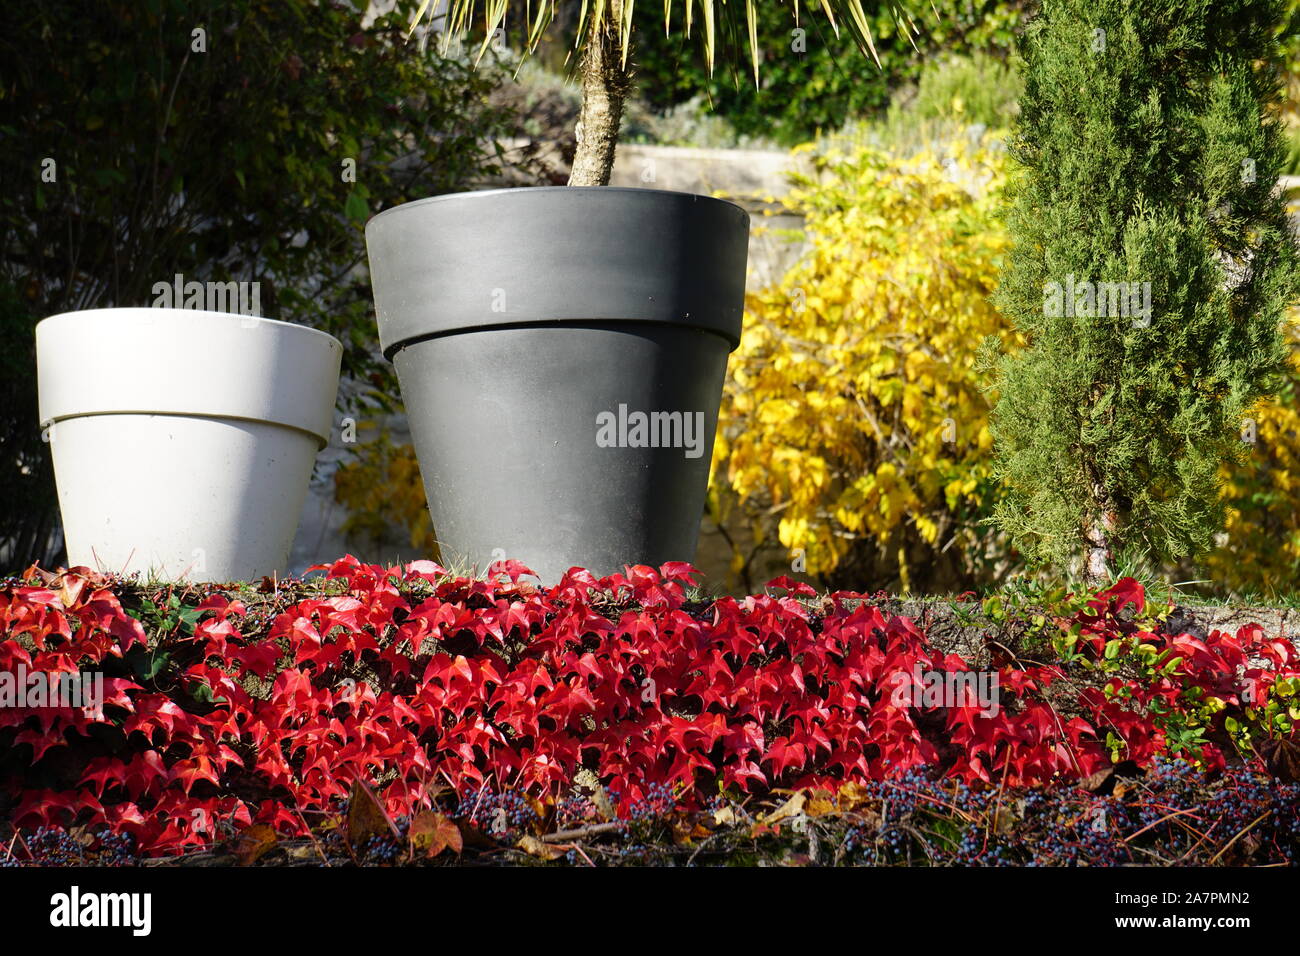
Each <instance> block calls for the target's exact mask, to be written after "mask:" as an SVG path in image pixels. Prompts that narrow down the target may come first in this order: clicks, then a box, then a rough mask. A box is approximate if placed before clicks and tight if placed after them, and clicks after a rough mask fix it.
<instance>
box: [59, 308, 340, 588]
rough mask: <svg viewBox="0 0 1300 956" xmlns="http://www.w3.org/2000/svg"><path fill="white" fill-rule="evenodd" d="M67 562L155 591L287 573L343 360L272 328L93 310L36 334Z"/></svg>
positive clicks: (319, 336)
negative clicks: (175, 583)
mask: <svg viewBox="0 0 1300 956" xmlns="http://www.w3.org/2000/svg"><path fill="white" fill-rule="evenodd" d="M36 350H37V364H38V378H39V391H40V415H41V424H42V427H44V428H45V429H46V434H47V436H48V437H49V440H50V441H51V443H52V445H51V449H52V452H53V456H54V472H55V480H56V482H57V484H58V491H59V509H60V511H61V513H62V516H63V529H64V537H65V539H66V543H67V549H68V562H69V564H70V565H86V566H89V567H92V568H97V569H100V570H105V571H120V572H125V573H130V572H137V571H138V572H142V573H145V574H147V575H152V576H154V577H157V578H160V579H180V578H184V579H187V580H193V581H233V580H255V579H259V578H261V577H262V576H264V575H270V574H275V573H279V574H283V573H284V571H285V564H286V561H287V557H288V552H289V548H290V546H291V545H292V543H293V536H294V533H295V531H296V530H297V526H298V517H299V514H300V512H301V510H302V505H303V500H304V497H305V495H306V493H307V486H308V482H309V481H310V478H311V470H312V465H313V463H314V461H315V458H316V453H317V452H318V451H319V450H320V449H321V448H322V447H324V445H325V444H326V442H328V440H329V435H330V430H331V426H332V422H333V410H334V401H335V397H336V394H337V390H338V378H339V365H340V361H341V359H342V354H343V349H342V346H341V345H340V344H339V342H338V341H337V340H336V339H335V338H333V337H332V336H329V335H326V334H325V333H323V332H318V331H315V330H313V329H308V328H304V327H302V326H297V325H292V324H289V323H287V322H277V321H273V320H270V319H263V318H257V317H252V316H245V315H232V314H227V313H222V312H202V311H196V310H186V309H150V308H123V309H96V310H89V311H84V312H68V313H64V314H62V315H56V316H52V317H50V318H48V319H45V320H44V321H43V322H40V323H39V324H38V325H37V326H36Z"/></svg>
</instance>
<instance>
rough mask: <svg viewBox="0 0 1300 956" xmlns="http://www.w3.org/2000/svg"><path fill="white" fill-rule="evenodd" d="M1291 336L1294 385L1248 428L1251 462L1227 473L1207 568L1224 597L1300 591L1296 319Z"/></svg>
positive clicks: (1299, 340) (1264, 405)
mask: <svg viewBox="0 0 1300 956" xmlns="http://www.w3.org/2000/svg"><path fill="white" fill-rule="evenodd" d="M1287 331H1288V337H1289V340H1290V343H1291V370H1290V374H1289V375H1288V377H1287V381H1286V383H1285V384H1284V386H1283V388H1282V390H1281V391H1280V392H1279V393H1278V395H1277V396H1276V397H1275V398H1272V399H1269V400H1267V401H1264V402H1261V403H1260V404H1259V405H1257V406H1256V407H1255V409H1254V410H1253V412H1252V414H1251V416H1250V417H1249V418H1247V419H1246V420H1245V422H1243V426H1242V440H1243V441H1244V442H1246V443H1247V449H1246V456H1245V460H1244V462H1242V463H1240V464H1238V463H1235V462H1233V463H1229V464H1227V465H1225V466H1224V468H1223V479H1224V494H1225V496H1226V498H1227V501H1228V509H1227V526H1226V528H1225V531H1224V534H1222V535H1220V544H1219V547H1218V548H1216V549H1215V550H1214V551H1213V552H1211V553H1210V555H1209V556H1208V557H1207V558H1206V559H1205V562H1204V565H1205V567H1204V570H1205V572H1206V574H1207V576H1208V577H1209V579H1210V580H1211V582H1212V583H1213V586H1214V587H1213V589H1214V590H1215V591H1217V592H1219V593H1223V591H1224V590H1225V589H1227V590H1229V591H1234V592H1238V593H1242V592H1246V593H1252V594H1258V595H1260V596H1263V597H1266V598H1267V597H1277V596H1281V595H1293V594H1295V593H1296V592H1297V591H1300V508H1298V507H1297V505H1300V500H1298V499H1300V315H1297V314H1295V313H1292V315H1291V321H1290V323H1289V325H1288V329H1287Z"/></svg>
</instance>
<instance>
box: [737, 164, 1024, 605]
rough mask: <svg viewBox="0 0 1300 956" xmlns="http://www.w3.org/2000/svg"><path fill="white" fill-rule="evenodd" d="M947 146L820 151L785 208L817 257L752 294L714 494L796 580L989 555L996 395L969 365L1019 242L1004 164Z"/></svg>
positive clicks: (923, 579)
mask: <svg viewBox="0 0 1300 956" xmlns="http://www.w3.org/2000/svg"><path fill="white" fill-rule="evenodd" d="M801 149H810V148H809V147H801ZM944 153H945V155H942V156H941V155H939V154H938V153H935V152H926V153H920V154H917V155H913V156H909V157H907V158H905V159H903V158H897V157H891V156H888V155H885V154H883V153H880V152H878V151H876V150H874V149H872V148H871V147H869V146H867V145H865V144H863V143H861V142H852V141H849V142H840V143H838V144H830V145H826V146H821V147H817V148H815V149H814V150H813V154H812V160H813V163H812V166H813V171H812V172H811V173H809V174H804V175H800V176H798V177H797V178H796V180H795V182H794V189H793V190H792V192H791V193H790V195H789V197H788V198H787V199H786V201H785V202H786V205H787V206H788V207H790V208H792V209H794V210H797V211H798V212H800V213H802V214H803V216H804V217H805V225H806V234H807V239H808V242H809V244H810V247H811V248H810V249H809V250H808V252H807V254H806V255H805V256H804V257H803V258H802V259H801V260H800V261H799V262H798V263H797V264H796V265H795V266H794V267H793V268H792V269H791V270H790V271H789V273H787V275H786V276H785V277H784V279H783V280H782V281H781V282H780V283H779V284H778V285H777V286H775V287H773V288H769V289H766V290H764V291H762V292H760V293H758V294H755V295H751V296H749V298H748V301H747V316H746V323H745V330H744V335H743V337H742V341H741V344H740V348H739V349H738V350H737V351H736V352H735V353H734V354H733V356H732V362H731V366H730V368H729V373H728V380H727V385H726V389H725V394H724V398H723V404H722V412H721V417H720V420H719V435H718V441H717V444H716V446H715V449H714V475H715V489H714V490H715V494H716V493H717V492H718V491H719V490H721V491H723V492H729V493H730V494H731V495H734V500H735V501H737V502H738V503H739V504H740V506H741V509H742V510H743V511H744V513H745V515H746V517H747V518H748V519H749V521H750V523H751V533H752V534H753V535H754V537H755V538H756V539H759V540H762V539H769V540H770V537H771V536H773V535H774V536H775V537H776V538H777V539H779V541H780V543H781V545H782V546H784V548H785V549H788V551H789V552H791V553H792V554H793V555H795V556H796V565H795V566H796V570H797V569H799V568H798V563H797V558H798V556H800V555H802V557H803V559H804V562H805V563H806V570H807V572H808V573H809V574H812V575H820V576H822V577H824V578H827V579H828V580H834V579H835V577H836V575H835V574H834V572H840V575H839V577H840V578H842V579H852V580H855V581H856V585H857V586H859V587H866V586H872V587H876V586H884V585H887V584H892V583H895V582H897V583H900V584H901V585H903V586H904V587H908V586H909V585H911V586H952V585H954V584H960V583H965V582H967V581H970V580H973V579H974V578H973V577H972V576H973V575H974V572H975V570H976V566H977V565H978V564H979V562H980V561H981V560H982V557H983V556H984V555H985V554H986V552H987V545H988V541H987V539H988V538H989V531H988V530H987V529H986V528H985V527H983V526H981V525H980V524H979V521H980V519H981V518H982V517H983V516H985V515H986V514H987V513H988V510H989V507H990V505H991V499H992V495H993V492H994V488H993V484H992V479H991V476H990V463H991V456H990V454H989V450H990V447H991V443H992V442H991V437H990V435H989V430H988V427H987V421H988V411H989V401H988V398H987V397H986V395H985V394H984V393H983V392H982V391H981V389H980V386H979V384H978V382H977V376H976V375H975V373H974V370H973V366H974V361H975V355H976V351H977V349H978V347H979V344H980V342H981V340H982V339H983V338H984V336H986V335H990V334H1001V333H1003V332H1004V330H1005V322H1004V321H1003V319H1002V318H1001V317H1000V315H999V314H998V313H997V311H996V310H994V308H993V307H992V306H991V305H990V304H989V302H988V296H989V294H990V293H991V292H992V291H993V288H994V286H995V284H996V281H997V276H998V268H999V260H1000V257H1001V255H1002V253H1003V251H1004V250H1005V249H1006V246H1007V240H1006V237H1005V233H1004V231H1003V229H1002V228H1001V226H1000V225H999V224H998V222H997V221H996V219H995V217H994V213H995V208H996V202H997V195H998V190H999V188H1000V185H1001V183H1002V181H1003V175H1004V172H1003V158H1002V155H1001V153H1000V152H998V151H996V150H992V149H988V148H986V147H984V146H982V145H972V144H971V143H970V142H969V140H966V139H963V138H958V139H956V140H954V141H953V142H951V143H950V144H946V145H945V147H944ZM718 486H721V488H719V487H718ZM725 506H726V502H725V501H724V502H722V504H721V505H719V506H718V507H719V508H720V509H722V510H725Z"/></svg>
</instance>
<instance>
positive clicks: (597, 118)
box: [569, 0, 632, 186]
mask: <svg viewBox="0 0 1300 956" xmlns="http://www.w3.org/2000/svg"><path fill="white" fill-rule="evenodd" d="M605 10H606V12H605V17H604V19H603V20H601V21H596V20H593V21H592V23H591V31H590V33H589V34H588V36H587V45H586V48H585V49H584V52H583V56H582V112H581V113H580V115H579V117H578V148H577V150H576V152H574V154H573V170H572V172H571V173H570V174H569V185H570V186H608V185H609V174H610V172H611V171H612V170H613V168H614V148H615V147H616V146H617V145H618V128H619V124H620V123H621V122H622V120H623V99H624V98H625V97H626V96H627V93H628V90H629V89H631V87H632V71H631V69H624V68H623V66H622V54H621V51H620V50H619V43H618V22H619V19H620V17H622V15H623V4H622V0H612V2H611V3H609V4H608V6H606V8H605Z"/></svg>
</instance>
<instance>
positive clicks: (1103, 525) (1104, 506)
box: [1083, 468, 1116, 588]
mask: <svg viewBox="0 0 1300 956" xmlns="http://www.w3.org/2000/svg"><path fill="white" fill-rule="evenodd" d="M1088 472H1089V477H1090V478H1091V484H1092V501H1091V502H1089V504H1090V505H1091V506H1092V509H1093V510H1092V513H1091V514H1090V515H1089V516H1088V518H1087V519H1086V525H1085V527H1084V529H1083V537H1084V545H1085V549H1084V555H1083V579H1084V580H1085V581H1086V582H1087V583H1088V585H1089V586H1090V587H1094V588H1100V587H1105V586H1106V585H1108V584H1110V580H1111V564H1112V562H1113V561H1114V560H1115V541H1114V532H1115V523H1116V516H1115V505H1114V502H1113V501H1112V500H1111V497H1110V495H1109V494H1108V493H1107V491H1106V489H1105V487H1104V486H1103V484H1102V482H1101V478H1100V476H1098V475H1097V474H1096V472H1095V471H1093V469H1091V468H1089V469H1088Z"/></svg>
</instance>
